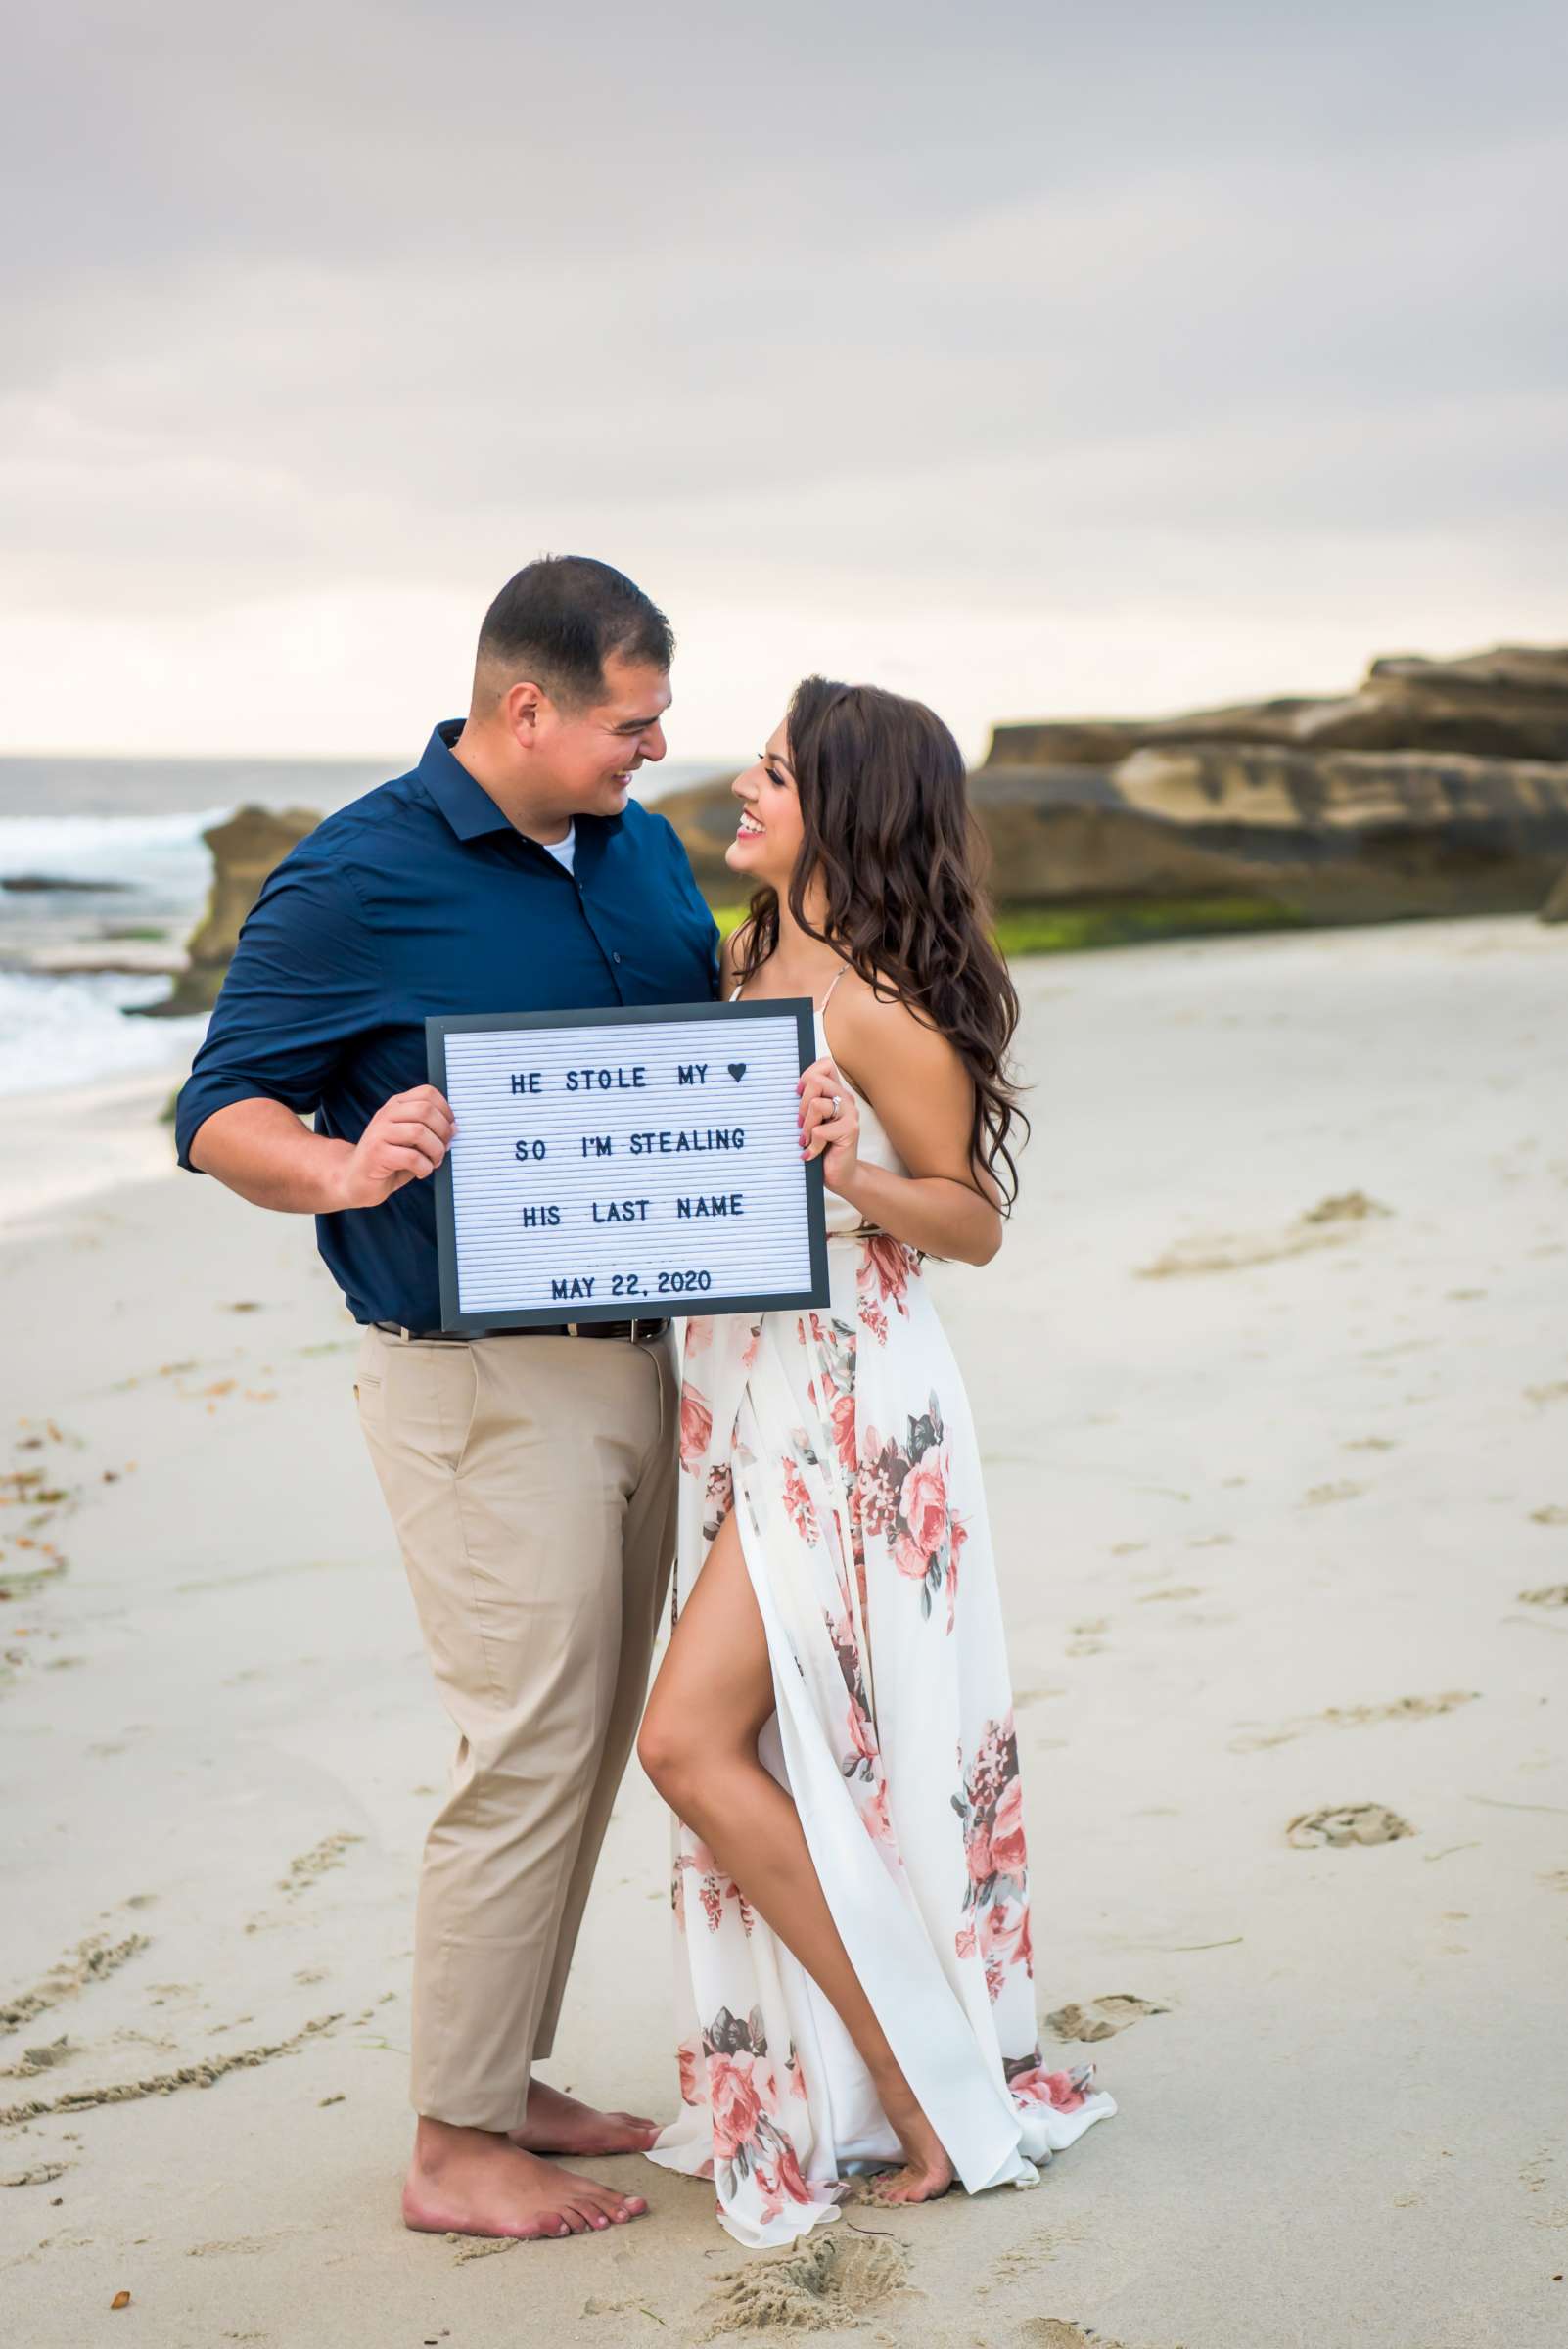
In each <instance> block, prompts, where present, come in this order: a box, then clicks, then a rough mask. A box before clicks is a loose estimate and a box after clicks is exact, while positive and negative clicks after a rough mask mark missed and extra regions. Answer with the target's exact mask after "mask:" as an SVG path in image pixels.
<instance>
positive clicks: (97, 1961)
mask: <svg viewBox="0 0 1568 2349" xmlns="http://www.w3.org/2000/svg"><path fill="white" fill-rule="evenodd" d="M151 1947H152V1944H151V1943H150V1942H149V1940H148V1938H147V1935H146V1934H145V1933H131V1934H128V1935H127V1936H126V1938H125V1939H124V1940H123V1941H119V1942H114V1943H110V1942H107V1941H105V1939H104V1937H103V1935H102V1934H99V1933H94V1934H91V1935H89V1937H88V1938H87V1940H86V1941H79V1942H78V1943H77V1944H76V1947H75V1948H74V1949H73V1950H72V1951H71V1952H70V1953H69V1956H67V1957H62V1958H61V1959H60V1961H59V1963H58V1964H57V1965H54V1966H51V1967H50V1969H49V1971H48V1973H47V1974H45V1976H44V1978H43V1980H42V1981H41V1982H37V1983H35V1984H34V1985H33V1987H32V1989H31V1990H24V1991H23V1992H22V1993H21V1994H20V1995H19V1996H18V1997H17V1998H15V1999H11V2000H9V2001H7V2002H5V2003H3V2004H0V2038H3V2037H4V2036H5V2035H6V2034H7V2033H9V2032H12V2031H20V2030H21V2028H22V2026H23V2023H30V2022H31V2020H32V2018H33V2016H34V2015H35V2014H45V2013H47V2012H48V2010H49V2008H50V2007H51V2006H58V2005H59V2004H60V2003H61V2001H62V2000H63V1999H70V1998H74V1997H75V1995H76V1993H77V1992H78V1991H79V1990H85V1989H86V1987H87V1985H88V1983H89V1982H102V1981H104V1980H105V1979H106V1977H107V1976H108V1975H110V1974H114V1973H117V1972H118V1971H119V1968H120V1967H121V1966H122V1965H124V1964H126V1963H127V1962H128V1961H129V1960H130V1959H131V1958H132V1957H140V1955H141V1953H142V1951H143V1950H146V1949H150V1948H151Z"/></svg>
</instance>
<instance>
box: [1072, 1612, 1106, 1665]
mask: <svg viewBox="0 0 1568 2349" xmlns="http://www.w3.org/2000/svg"><path fill="white" fill-rule="evenodd" d="M1067 1628H1068V1630H1069V1631H1070V1632H1071V1633H1072V1635H1073V1636H1072V1637H1071V1639H1069V1641H1068V1642H1067V1645H1066V1647H1065V1648H1064V1649H1063V1651H1062V1652H1063V1653H1064V1655H1069V1656H1097V1655H1099V1654H1101V1653H1102V1651H1103V1649H1104V1646H1105V1642H1104V1640H1103V1639H1101V1638H1100V1637H1099V1636H1098V1635H1099V1634H1100V1633H1101V1632H1108V1631H1109V1630H1110V1628H1111V1619H1110V1617H1109V1616H1108V1615H1096V1616H1093V1617H1092V1618H1091V1619H1090V1620H1089V1621H1088V1622H1087V1623H1070V1624H1069V1625H1068V1627H1067Z"/></svg>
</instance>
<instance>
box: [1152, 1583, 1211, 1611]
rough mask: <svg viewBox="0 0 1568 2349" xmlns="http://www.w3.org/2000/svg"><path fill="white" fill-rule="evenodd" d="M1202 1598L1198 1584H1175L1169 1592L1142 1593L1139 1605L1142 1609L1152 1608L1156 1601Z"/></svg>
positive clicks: (1201, 1591)
mask: <svg viewBox="0 0 1568 2349" xmlns="http://www.w3.org/2000/svg"><path fill="white" fill-rule="evenodd" d="M1202 1596H1203V1590H1202V1588H1201V1586H1200V1585H1199V1584H1197V1583H1173V1584H1172V1586H1171V1588H1170V1589H1169V1590H1144V1591H1142V1592H1140V1594H1139V1596H1138V1600H1137V1604H1138V1605H1139V1606H1140V1607H1152V1606H1153V1605H1154V1603H1155V1601H1156V1600H1157V1599H1161V1598H1201V1597H1202Z"/></svg>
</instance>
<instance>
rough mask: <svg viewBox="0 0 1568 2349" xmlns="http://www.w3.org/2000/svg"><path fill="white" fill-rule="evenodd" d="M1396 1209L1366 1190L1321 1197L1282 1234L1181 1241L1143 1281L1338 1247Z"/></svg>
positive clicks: (1140, 1271) (1142, 1273)
mask: <svg viewBox="0 0 1568 2349" xmlns="http://www.w3.org/2000/svg"><path fill="white" fill-rule="evenodd" d="M1392 1213H1393V1210H1392V1209H1391V1208H1387V1207H1380V1206H1379V1205H1378V1203H1377V1201H1376V1200H1375V1199H1368V1197H1367V1196H1366V1193H1365V1192H1364V1191H1341V1192H1338V1193H1336V1194H1335V1195H1334V1196H1333V1197H1332V1198H1328V1199H1319V1201H1318V1202H1317V1205H1316V1206H1315V1207H1310V1208H1308V1209H1307V1211H1306V1213H1305V1214H1304V1215H1301V1216H1298V1217H1297V1219H1296V1221H1295V1222H1294V1223H1291V1224H1288V1225H1287V1226H1286V1228H1285V1229H1284V1230H1283V1231H1281V1232H1262V1233H1260V1232H1251V1233H1239V1234H1238V1233H1231V1232H1225V1233H1222V1234H1220V1235H1219V1236H1218V1237H1211V1238H1208V1239H1189V1240H1177V1241H1176V1244H1175V1246H1174V1247H1171V1248H1168V1249H1167V1250H1166V1252H1165V1254H1164V1255H1163V1256H1160V1257H1156V1258H1155V1260H1154V1262H1153V1264H1152V1265H1139V1266H1138V1267H1137V1277H1138V1279H1139V1280H1171V1279H1174V1278H1176V1277H1177V1276H1179V1275H1181V1274H1183V1273H1189V1272H1234V1271H1239V1270H1241V1269H1243V1268H1244V1267H1247V1266H1249V1265H1273V1264H1277V1263H1278V1262H1279V1261H1280V1259H1281V1258H1282V1257H1287V1256H1302V1255H1304V1254H1306V1252H1307V1251H1308V1250H1309V1249H1314V1248H1337V1247H1340V1246H1342V1245H1343V1244H1344V1242H1345V1241H1346V1240H1348V1239H1351V1238H1353V1237H1354V1235H1355V1230H1356V1226H1357V1225H1358V1224H1360V1223H1364V1222H1366V1221H1368V1220H1369V1219H1371V1218H1373V1217H1377V1216H1387V1215H1391V1214H1392Z"/></svg>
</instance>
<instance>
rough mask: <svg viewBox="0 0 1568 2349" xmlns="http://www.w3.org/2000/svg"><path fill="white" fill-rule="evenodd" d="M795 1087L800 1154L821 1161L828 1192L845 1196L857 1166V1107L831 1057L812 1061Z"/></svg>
mask: <svg viewBox="0 0 1568 2349" xmlns="http://www.w3.org/2000/svg"><path fill="white" fill-rule="evenodd" d="M796 1090H797V1091H798V1092H799V1094H800V1096H801V1155H802V1157H803V1158H804V1159H806V1160H807V1163H809V1161H810V1160H811V1159H813V1158H820V1160H821V1161H822V1179H823V1181H824V1182H825V1183H826V1184H827V1187H828V1189H829V1190H830V1191H836V1192H837V1193H838V1195H839V1197H840V1198H841V1199H848V1198H849V1197H850V1193H851V1186H852V1184H853V1181H854V1177H855V1175H856V1174H857V1173H858V1171H859V1166H860V1109H859V1104H858V1103H857V1102H856V1100H855V1097H854V1095H853V1093H852V1092H851V1090H850V1088H849V1086H848V1085H847V1084H846V1083H845V1082H844V1079H843V1078H842V1077H841V1076H840V1075H839V1072H838V1070H837V1069H836V1068H835V1067H834V1065H833V1062H832V1060H831V1059H829V1058H826V1057H824V1058H823V1059H821V1060H813V1061H812V1063H811V1065H810V1067H809V1068H808V1069H807V1072H806V1074H805V1076H804V1077H803V1078H802V1079H801V1082H800V1083H799V1085H798V1086H797V1087H796Z"/></svg>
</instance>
